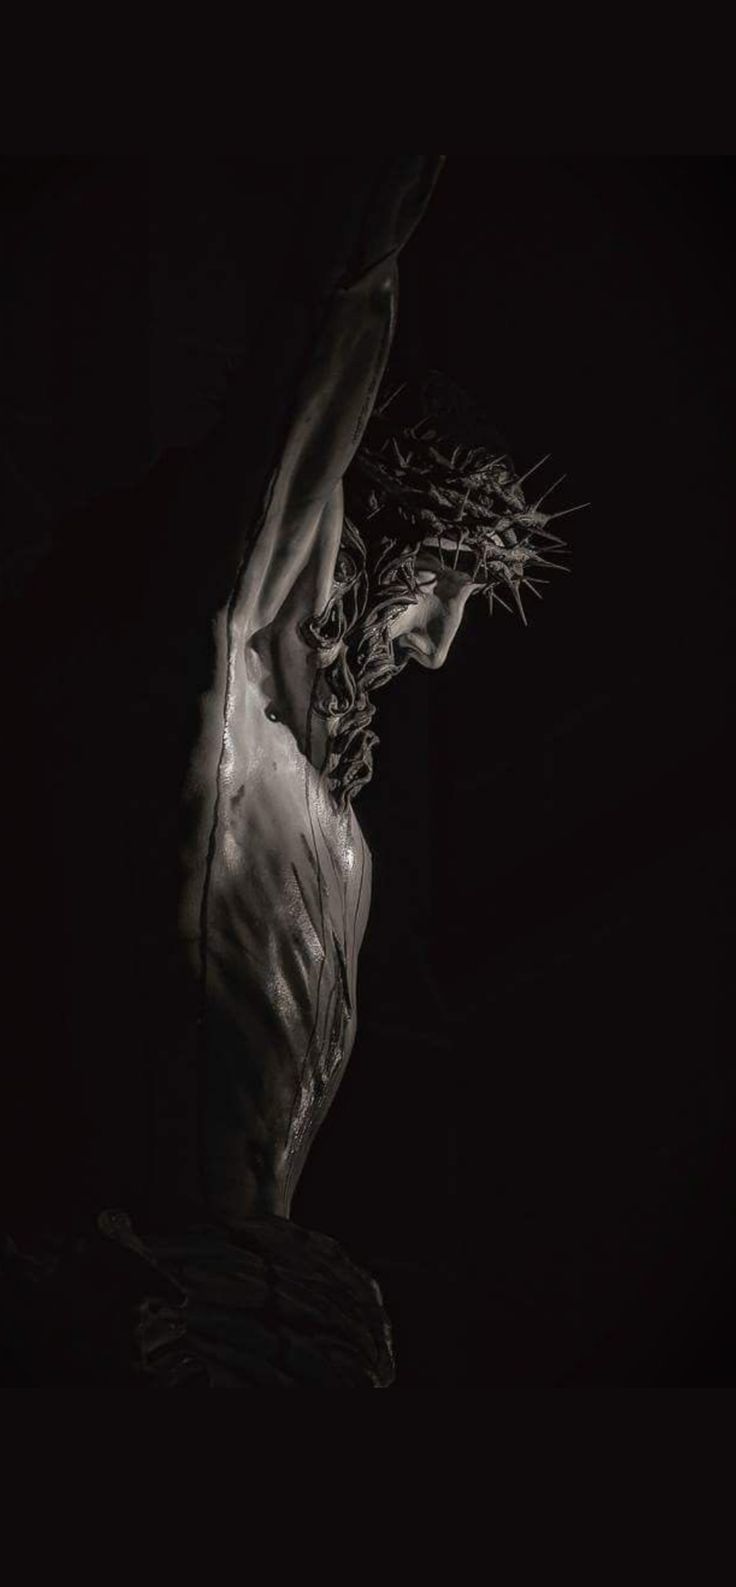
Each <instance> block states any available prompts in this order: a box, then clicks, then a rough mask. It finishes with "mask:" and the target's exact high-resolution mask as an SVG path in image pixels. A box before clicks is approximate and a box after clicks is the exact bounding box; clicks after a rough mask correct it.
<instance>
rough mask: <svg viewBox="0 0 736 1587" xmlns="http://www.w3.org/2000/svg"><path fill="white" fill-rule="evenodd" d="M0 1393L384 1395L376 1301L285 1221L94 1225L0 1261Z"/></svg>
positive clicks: (383, 1328) (351, 1268) (382, 1322)
mask: <svg viewBox="0 0 736 1587" xmlns="http://www.w3.org/2000/svg"><path fill="white" fill-rule="evenodd" d="M0 1295H1V1296H2V1320H1V1322H0V1386H1V1387H3V1388H86V1387H90V1388H91V1387H93V1386H95V1387H108V1388H118V1387H119V1388H123V1387H124V1388H129V1387H131V1386H133V1387H140V1388H161V1389H177V1388H202V1389H216V1388H224V1389H282V1388H283V1389H291V1388H315V1389H342V1388H345V1389H352V1388H355V1389H357V1388H388V1387H390V1385H391V1383H392V1382H393V1379H394V1362H393V1354H392V1348H391V1336H390V1329H389V1324H388V1320H387V1317H386V1313H385V1311H384V1308H383V1302H382V1299H381V1294H380V1290H379V1288H378V1285H377V1284H376V1283H375V1281H374V1280H373V1279H372V1278H370V1276H369V1275H368V1274H367V1273H365V1272H364V1271H363V1270H362V1269H360V1268H358V1267H356V1266H355V1265H354V1263H352V1262H351V1261H350V1259H349V1258H348V1257H347V1256H346V1254H345V1252H344V1251H343V1250H342V1249H341V1247H340V1246H339V1245H338V1244H337V1243H336V1241H334V1240H332V1239H330V1238H329V1237H328V1236H326V1235H322V1234H314V1233H311V1232H309V1231H307V1230H305V1229H301V1228H299V1226H298V1225H296V1224H293V1223H291V1222H289V1221H288V1220H287V1219H285V1218H275V1217H262V1218H253V1219H252V1220H250V1221H249V1223H248V1224H247V1226H246V1227H245V1228H244V1229H242V1230H240V1231H238V1232H237V1233H232V1232H226V1231H222V1230H219V1229H217V1228H213V1227H208V1226H200V1227H196V1228H190V1229H187V1230H185V1231H184V1232H182V1233H177V1234H176V1235H163V1234H156V1235H148V1234H147V1235H145V1236H140V1235H138V1234H137V1233H136V1232H135V1231H134V1229H133V1227H132V1225H131V1222H130V1219H129V1218H128V1216H127V1214H125V1213H123V1212H109V1211H108V1212H103V1213H101V1214H100V1215H99V1217H98V1218H97V1222H96V1225H95V1226H94V1228H93V1229H92V1230H91V1231H90V1232H89V1233H86V1234H83V1235H79V1236H76V1237H71V1238H70V1237H64V1238H55V1239H49V1240H47V1241H45V1242H44V1244H43V1246H42V1247H41V1246H39V1247H37V1248H36V1249H35V1250H34V1251H33V1253H32V1254H30V1253H22V1252H21V1251H19V1250H18V1248H17V1247H16V1245H15V1244H14V1242H13V1241H12V1239H9V1238H7V1237H6V1238H5V1241H4V1244H3V1250H2V1257H1V1260H0Z"/></svg>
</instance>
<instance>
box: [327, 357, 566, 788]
mask: <svg viewBox="0 0 736 1587" xmlns="http://www.w3.org/2000/svg"><path fill="white" fill-rule="evenodd" d="M402 393H403V394H404V401H403V403H402V402H399V401H397V399H398V398H399V397H400V396H401V395H402ZM402 407H403V410H404V411H403V415H402ZM489 431H490V426H489V424H488V421H487V419H486V418H485V416H484V415H483V414H482V413H481V412H480V411H479V410H478V408H477V407H476V405H475V404H474V403H473V401H472V399H471V398H470V397H469V396H468V395H467V394H466V393H465V392H462V391H461V390H460V389H459V388H458V387H457V386H455V385H453V383H452V382H450V381H448V380H446V379H445V378H444V377H443V376H441V375H438V374H432V375H430V376H429V377H427V378H426V379H425V381H424V382H423V383H422V384H421V386H420V387H419V388H418V391H416V392H411V391H410V392H409V393H408V396H407V393H406V387H405V386H399V387H398V388H395V389H394V390H393V391H392V392H391V393H390V395H389V396H388V397H387V398H386V399H385V400H384V401H383V403H382V404H381V405H380V406H379V407H378V408H377V409H376V410H375V412H374V415H373V417H372V419H371V421H370V423H369V425H368V428H367V431H366V435H365V437H364V440H363V443H362V445H361V447H360V449H359V451H358V453H357V455H356V458H355V461H354V463H353V465H352V468H351V469H350V471H349V472H348V475H347V477H346V481H345V489H346V517H345V524H344V530H343V537H342V544H341V549H340V553H339V556H338V559H337V565H336V569H335V579H334V584H333V589H332V591H331V593H330V598H329V600H328V602H327V605H326V606H325V608H324V610H323V611H322V612H320V613H319V614H317V616H315V617H313V618H311V619H309V620H308V621H307V622H306V623H303V624H302V626H301V633H302V637H303V638H304V639H305V640H306V642H307V643H308V644H309V645H310V646H312V647H313V648H314V649H315V650H317V652H318V653H320V652H321V653H322V655H324V658H325V661H324V666H323V667H321V668H320V671H319V673H318V680H317V686H316V688H315V693H314V700H313V709H314V710H316V711H317V712H319V713H320V714H321V715H323V716H325V717H328V718H329V719H330V723H331V729H330V737H329V751H328V758H327V763H326V766H325V774H326V777H327V782H328V786H329V788H330V790H331V792H332V795H333V797H334V799H335V801H336V803H337V804H338V806H339V807H340V808H341V809H345V808H346V806H347V804H348V803H349V801H351V800H352V799H354V798H355V795H356V794H357V793H358V791H359V790H360V788H362V787H364V786H365V784H366V783H367V782H368V781H369V780H370V778H371V775H372V771H373V751H374V749H375V745H376V744H377V742H378V737H377V734H376V733H375V732H374V731H373V729H372V725H371V724H372V721H373V717H374V715H375V706H374V705H373V704H372V702H371V699H370V696H371V694H372V693H373V692H374V691H375V690H376V689H379V688H382V687H383V686H384V685H385V684H386V683H388V682H389V681H390V680H391V678H394V677H396V676H397V674H398V673H399V672H401V671H402V670H403V668H404V667H405V666H406V665H407V664H408V662H409V661H410V660H415V661H416V662H418V664H419V665H424V666H430V667H437V666H441V665H442V664H443V662H444V660H445V658H446V655H447V652H448V651H449V648H450V645H451V643H452V640H453V639H454V636H455V633H456V632H457V629H458V628H459V626H460V622H461V620H462V615H463V611H464V607H465V604H466V601H467V599H468V598H469V597H470V595H474V594H483V595H484V596H485V598H486V600H487V602H488V607H489V611H490V612H491V613H492V612H493V610H494V607H495V606H496V604H498V605H499V606H502V607H503V608H504V609H505V610H506V611H512V610H514V609H515V610H516V611H517V612H518V614H519V615H520V617H521V619H522V621H523V622H524V623H526V621H527V618H526V612H525V610H524V604H523V592H524V591H527V590H528V591H529V592H530V594H531V595H533V596H534V597H535V598H536V599H540V600H541V599H542V590H541V586H542V585H543V584H544V583H545V582H546V580H545V579H543V578H540V577H539V576H538V571H537V570H542V571H543V572H546V571H547V570H548V569H554V570H559V571H563V572H566V571H567V569H566V568H565V567H564V564H561V563H559V562H558V561H556V560H554V559H553V557H550V556H549V552H550V551H552V552H553V554H554V557H558V556H560V555H563V554H564V553H565V552H566V550H567V547H566V544H565V542H564V541H563V540H562V539H560V537H559V535H557V534H555V533H554V532H553V531H552V530H551V529H550V528H549V525H550V523H551V522H552V521H553V520H556V519H559V518H563V517H565V516H566V515H567V514H569V513H572V512H577V511H579V510H580V506H586V505H587V503H581V504H580V506H575V507H568V508H565V509H563V510H562V511H558V512H549V511H543V510H542V503H543V502H546V501H548V499H549V497H550V496H551V494H552V492H553V491H554V490H555V489H556V488H557V486H558V485H559V484H561V482H562V478H564V475H563V476H562V477H561V478H560V479H557V480H555V481H554V482H553V484H551V485H549V486H548V487H547V488H546V489H544V490H543V491H542V492H541V494H540V495H539V496H537V497H536V498H535V499H533V500H531V501H528V500H527V498H526V495H525V492H524V489H523V487H524V486H525V485H526V484H527V482H528V480H529V479H530V478H531V476H532V475H533V474H536V472H537V470H538V469H539V468H541V467H542V465H543V464H544V463H546V462H548V460H549V459H548V457H543V458H540V459H539V461H538V462H537V463H535V464H534V466H533V467H532V468H530V469H528V470H527V472H526V473H525V474H523V475H521V476H519V475H517V474H516V472H515V469H514V465H513V463H512V461H511V458H510V457H509V454H508V452H507V451H505V450H504V449H503V446H502V445H501V446H498V445H496V446H494V445H493V444H490V445H489ZM358 524H360V528H358ZM412 609H417V611H416V616H412Z"/></svg>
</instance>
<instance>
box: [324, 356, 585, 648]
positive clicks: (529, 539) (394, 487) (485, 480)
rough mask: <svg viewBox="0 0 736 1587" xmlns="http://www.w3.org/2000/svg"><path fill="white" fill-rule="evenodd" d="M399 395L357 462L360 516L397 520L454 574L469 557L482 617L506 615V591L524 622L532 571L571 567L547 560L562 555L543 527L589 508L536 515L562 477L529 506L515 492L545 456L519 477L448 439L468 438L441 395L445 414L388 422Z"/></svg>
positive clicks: (492, 455) (500, 457)
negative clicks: (485, 609) (483, 604)
mask: <svg viewBox="0 0 736 1587" xmlns="http://www.w3.org/2000/svg"><path fill="white" fill-rule="evenodd" d="M403 389H404V386H403V385H401V386H397V387H396V388H395V389H394V390H393V391H392V392H391V394H390V395H389V396H388V397H387V398H386V400H385V401H384V402H383V403H382V404H381V406H380V407H379V408H377V409H376V410H375V411H374V416H373V419H372V421H371V424H370V426H369V429H368V432H367V435H366V438H365V439H364V441H363V444H362V446H361V448H360V450H359V452H358V454H357V457H356V460H355V461H356V465H357V467H358V469H359V470H360V473H361V475H362V481H363V487H364V491H365V518H366V520H370V519H371V518H374V517H377V516H378V515H379V514H383V513H386V514H387V515H388V516H389V517H390V518H391V519H392V520H393V521H394V522H395V519H396V518H397V517H398V518H400V519H401V520H402V521H403V522H404V523H406V525H407V529H408V531H409V534H408V538H410V539H411V541H412V542H413V543H414V546H415V547H417V546H418V545H419V543H423V544H429V545H430V546H431V547H432V549H434V548H435V546H436V549H437V551H438V554H439V557H440V560H441V561H442V562H443V563H445V564H446V565H447V566H450V567H452V568H457V567H458V565H459V562H460V557H461V556H462V557H463V559H464V565H468V558H469V559H470V567H469V571H470V577H471V578H472V580H473V582H474V583H479V584H480V585H481V586H482V589H483V593H484V594H485V595H486V596H487V599H488V605H489V609H490V611H491V612H492V611H493V607H494V603H495V602H498V604H499V605H500V606H503V607H504V608H505V609H506V610H507V611H510V610H511V607H509V606H508V605H507V602H506V601H505V600H504V595H505V594H508V595H509V596H510V597H511V599H512V600H513V602H514V605H515V606H516V609H517V611H518V612H519V614H520V616H521V618H522V620H523V622H524V623H526V614H525V612H524V606H523V601H522V590H525V589H528V590H530V591H531V593H532V594H533V595H535V596H536V597H537V598H538V599H539V600H541V599H542V593H541V589H540V585H542V584H545V583H546V582H547V580H546V579H544V578H538V577H536V576H533V575H535V574H536V570H537V569H538V568H539V569H545V570H546V569H555V570H557V571H560V572H565V573H566V572H568V571H569V570H568V569H567V568H566V567H565V566H564V564H563V563H560V562H557V561H555V560H553V559H552V558H550V557H549V555H548V554H547V553H548V552H550V551H552V552H553V554H554V555H555V556H560V555H563V554H566V553H567V550H568V547H567V545H566V543H565V541H564V540H562V539H560V537H559V535H557V534H555V533H554V531H552V530H551V529H550V528H549V525H550V523H552V522H553V521H554V520H558V519H560V518H565V517H567V516H568V515H569V514H570V513H574V512H580V511H581V510H582V508H583V507H587V506H588V505H589V503H588V502H580V503H579V504H577V505H576V506H574V507H565V508H563V509H562V510H561V511H558V512H548V511H542V503H543V502H545V501H547V500H548V498H549V497H550V496H551V494H552V492H553V491H554V490H556V489H557V486H558V485H561V484H562V481H563V480H564V479H565V478H566V476H565V475H564V474H562V475H561V476H560V477H559V479H556V480H554V481H553V483H552V484H551V485H549V486H547V488H546V489H545V490H544V491H543V492H542V494H541V495H540V496H538V497H537V498H536V500H534V501H527V500H526V497H525V494H524V490H523V489H522V487H523V486H524V485H525V484H526V482H527V480H529V479H530V477H531V476H532V474H535V473H536V471H537V469H539V468H541V467H542V465H543V464H544V463H547V462H549V458H550V454H549V453H547V454H546V455H545V456H544V457H541V458H539V460H538V462H536V463H535V464H533V466H532V467H531V468H529V469H527V471H526V473H525V474H522V475H517V474H516V472H515V470H514V466H513V463H512V462H511V459H510V457H509V455H508V453H507V452H506V451H498V450H494V449H492V448H490V449H489V447H488V446H487V445H476V446H471V445H465V444H461V443H458V442H457V441H455V440H454V436H455V435H457V434H458V433H460V434H462V433H463V432H466V433H467V429H468V426H466V425H463V423H462V415H461V414H458V412H457V405H455V408H454V411H453V406H452V403H451V402H450V403H448V401H447V398H446V396H445V402H444V411H443V410H442V404H441V403H438V402H437V401H436V399H435V401H434V403H432V404H431V405H430V411H428V412H427V411H425V412H424V413H423V414H422V416H421V417H420V418H419V419H418V420H416V421H415V422H413V423H409V424H404V425H401V424H399V425H397V424H395V423H391V422H390V421H386V420H385V418H384V415H385V413H386V410H387V408H388V407H389V405H390V404H391V403H392V402H393V401H394V399H395V398H396V397H397V396H398V395H399V393H400V392H401V391H402V390H403ZM392 417H393V416H392ZM470 429H471V433H472V426H471V427H470ZM476 429H477V421H476Z"/></svg>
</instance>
